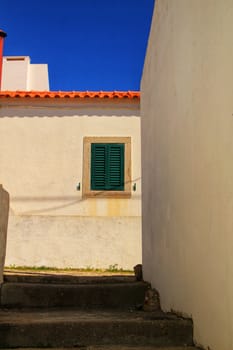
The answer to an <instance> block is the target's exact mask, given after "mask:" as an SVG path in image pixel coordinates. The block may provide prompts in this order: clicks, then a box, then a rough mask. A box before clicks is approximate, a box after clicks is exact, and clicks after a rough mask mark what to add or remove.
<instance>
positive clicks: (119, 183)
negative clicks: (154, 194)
mask: <svg viewBox="0 0 233 350" xmlns="http://www.w3.org/2000/svg"><path fill="white" fill-rule="evenodd" d="M83 162H84V170H83V196H86V197H117V198H123V197H127V198H129V197H130V195H131V166H130V162H131V138H130V137H85V138H84V160H83Z"/></svg>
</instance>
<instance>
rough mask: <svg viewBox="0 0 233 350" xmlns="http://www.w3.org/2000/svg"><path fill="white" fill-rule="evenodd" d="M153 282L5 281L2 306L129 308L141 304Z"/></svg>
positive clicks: (2, 289) (2, 290)
mask: <svg viewBox="0 0 233 350" xmlns="http://www.w3.org/2000/svg"><path fill="white" fill-rule="evenodd" d="M148 288H149V285H148V284H147V283H145V282H123V281H121V282H120V283H112V282H111V283H103V284H100V283H97V284H96V283H87V284H85V283H83V284H53V283H20V282H18V283H13V282H6V283H3V285H2V287H1V299H0V303H1V306H2V307H20V308H23V307H41V308H42V307H43V308H48V307H71V306H73V307H75V308H81V309H87V308H89V309H90V308H92V309H93V308H94V309H97V308H98V309H99V308H102V309H109V308H110V309H112V308H116V309H126V308H135V307H140V305H142V304H143V302H144V298H145V292H146V290H147V289H148Z"/></svg>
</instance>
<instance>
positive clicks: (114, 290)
mask: <svg viewBox="0 0 233 350" xmlns="http://www.w3.org/2000/svg"><path fill="white" fill-rule="evenodd" d="M148 288H149V285H148V284H147V283H145V282H142V281H136V280H135V277H133V276H126V277H124V276H110V277H104V276H103V277H97V276H96V277H80V276H79V277H78V276H68V275H64V276H63V275H49V276H48V275H36V276H35V275H33V276H32V275H30V274H29V275H6V276H5V280H4V283H3V284H2V287H1V308H0V348H74V347H75V348H82V349H84V350H85V349H88V350H91V349H92V350H97V349H98V350H101V349H106V350H107V349H109V350H119V349H121V350H129V349H130V350H139V349H140V350H141V349H143V350H152V349H154V350H165V349H169V350H173V349H174V350H194V349H196V348H195V347H193V341H192V330H193V326H192V321H191V320H190V319H183V318H181V317H178V316H176V315H174V314H170V313H163V312H162V311H161V310H160V309H159V307H158V308H157V309H156V310H153V311H150V312H149V311H147V312H146V311H143V304H144V300H145V293H146V291H147V290H148Z"/></svg>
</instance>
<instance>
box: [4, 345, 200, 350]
mask: <svg viewBox="0 0 233 350" xmlns="http://www.w3.org/2000/svg"><path fill="white" fill-rule="evenodd" d="M48 349H50V348H18V349H17V350H48ZM55 349H56V350H79V349H81V350H198V349H199V348H196V347H194V346H172V347H170V346H169V347H162V348H161V347H159V348H158V347H157V346H153V345H151V346H126V345H100V346H98V345H97V346H82V347H75V348H54V350H55ZM7 350H13V349H10V348H8V349H7ZM199 350H201V349H199Z"/></svg>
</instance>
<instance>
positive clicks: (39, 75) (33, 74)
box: [28, 64, 49, 91]
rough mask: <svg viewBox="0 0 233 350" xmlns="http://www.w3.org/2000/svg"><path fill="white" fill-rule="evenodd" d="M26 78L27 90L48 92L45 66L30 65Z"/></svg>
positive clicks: (46, 68)
mask: <svg viewBox="0 0 233 350" xmlns="http://www.w3.org/2000/svg"><path fill="white" fill-rule="evenodd" d="M28 76H29V80H28V90H36V91H49V73H48V65H47V64H30V66H29V72H28Z"/></svg>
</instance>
